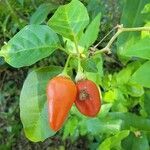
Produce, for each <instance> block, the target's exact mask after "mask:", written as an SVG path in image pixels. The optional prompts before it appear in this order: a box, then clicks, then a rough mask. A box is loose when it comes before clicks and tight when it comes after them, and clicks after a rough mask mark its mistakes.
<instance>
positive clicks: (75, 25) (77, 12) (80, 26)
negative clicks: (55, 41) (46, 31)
mask: <svg viewBox="0 0 150 150" xmlns="http://www.w3.org/2000/svg"><path fill="white" fill-rule="evenodd" d="M88 23H89V16H88V13H87V10H86V7H85V6H84V5H83V4H82V3H81V2H80V1H78V0H72V1H71V2H70V3H69V4H67V5H64V6H60V7H59V8H58V9H57V11H56V12H55V14H54V15H53V16H52V17H51V18H50V20H49V21H48V25H49V26H50V27H51V28H52V29H53V30H54V31H56V32H57V33H58V34H60V35H62V36H64V37H66V38H69V39H71V40H73V41H74V39H76V40H77V37H78V36H79V34H80V33H81V32H82V31H83V30H84V28H85V27H86V26H87V24H88Z"/></svg>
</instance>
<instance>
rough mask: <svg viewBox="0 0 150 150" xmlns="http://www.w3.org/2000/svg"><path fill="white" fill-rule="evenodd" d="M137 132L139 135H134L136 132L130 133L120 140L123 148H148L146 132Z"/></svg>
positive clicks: (141, 149)
mask: <svg viewBox="0 0 150 150" xmlns="http://www.w3.org/2000/svg"><path fill="white" fill-rule="evenodd" d="M137 132H139V134H141V135H139V136H135V134H136V133H135V134H133V133H130V134H129V136H128V137H126V138H125V139H124V140H123V141H122V147H123V149H124V150H129V149H130V150H135V149H136V150H149V144H148V139H147V136H146V134H145V133H144V132H140V131H137Z"/></svg>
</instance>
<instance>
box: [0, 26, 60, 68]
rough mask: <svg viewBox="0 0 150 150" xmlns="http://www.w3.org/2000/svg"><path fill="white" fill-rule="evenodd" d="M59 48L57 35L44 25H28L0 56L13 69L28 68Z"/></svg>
mask: <svg viewBox="0 0 150 150" xmlns="http://www.w3.org/2000/svg"><path fill="white" fill-rule="evenodd" d="M58 47H59V39H58V36H57V34H56V33H55V32H54V31H53V30H51V29H50V28H49V27H48V26H46V25H28V26H26V27H24V28H23V29H22V30H21V31H20V32H18V33H17V34H16V35H15V36H14V37H13V38H12V39H11V40H10V41H9V42H8V44H7V45H4V46H3V47H2V50H1V51H0V55H1V56H3V57H4V58H5V61H6V62H7V63H8V64H10V65H11V66H13V67H16V68H19V67H23V66H30V65H32V64H34V63H35V62H37V61H39V60H40V59H42V58H45V57H47V56H49V55H50V54H51V53H53V52H54V50H55V49H56V48H58Z"/></svg>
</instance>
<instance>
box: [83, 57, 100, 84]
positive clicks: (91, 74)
mask: <svg viewBox="0 0 150 150" xmlns="http://www.w3.org/2000/svg"><path fill="white" fill-rule="evenodd" d="M91 58H92V59H93V61H94V62H95V64H96V67H97V70H98V72H87V71H85V75H86V77H87V78H88V79H89V80H92V81H93V82H95V83H97V84H99V85H100V84H101V82H102V81H101V80H102V76H103V59H102V56H101V55H95V56H93V57H91Z"/></svg>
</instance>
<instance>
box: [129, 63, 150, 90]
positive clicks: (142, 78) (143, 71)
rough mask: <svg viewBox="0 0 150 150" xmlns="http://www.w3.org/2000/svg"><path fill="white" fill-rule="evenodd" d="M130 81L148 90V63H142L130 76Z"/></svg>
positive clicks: (149, 84) (149, 73)
mask: <svg viewBox="0 0 150 150" xmlns="http://www.w3.org/2000/svg"><path fill="white" fill-rule="evenodd" d="M131 81H134V82H137V83H138V84H140V85H142V86H144V87H147V88H150V61H147V62H146V63H144V64H143V65H142V66H141V67H140V68H139V69H138V70H137V71H136V72H135V73H134V74H133V76H132V78H131Z"/></svg>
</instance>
